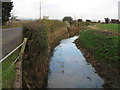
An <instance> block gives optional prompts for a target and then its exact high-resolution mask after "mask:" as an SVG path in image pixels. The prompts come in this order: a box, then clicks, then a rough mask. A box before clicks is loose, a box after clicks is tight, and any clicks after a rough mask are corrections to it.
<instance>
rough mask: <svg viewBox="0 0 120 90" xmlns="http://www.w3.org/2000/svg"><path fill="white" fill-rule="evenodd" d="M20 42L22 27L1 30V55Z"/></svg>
mask: <svg viewBox="0 0 120 90" xmlns="http://www.w3.org/2000/svg"><path fill="white" fill-rule="evenodd" d="M21 42H22V28H9V29H3V30H2V42H0V44H1V43H2V57H4V56H5V55H7V54H8V53H9V52H10V51H12V50H13V49H14V48H15V47H16V46H18V45H19V44H20V43H21Z"/></svg>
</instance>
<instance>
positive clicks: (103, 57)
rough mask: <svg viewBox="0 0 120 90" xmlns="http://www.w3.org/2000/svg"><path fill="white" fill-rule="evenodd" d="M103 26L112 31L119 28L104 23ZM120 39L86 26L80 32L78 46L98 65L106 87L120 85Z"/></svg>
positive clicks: (89, 59) (93, 63)
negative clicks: (119, 69)
mask: <svg viewBox="0 0 120 90" xmlns="http://www.w3.org/2000/svg"><path fill="white" fill-rule="evenodd" d="M100 26H101V25H100ZM102 26H103V27H104V29H105V28H106V29H109V30H112V31H116V29H117V27H115V28H111V27H107V26H106V25H104V24H103V25H102ZM110 26H111V25H110ZM113 27H114V25H113ZM119 39H120V36H115V35H113V36H111V35H110V36H107V35H106V34H104V33H101V31H100V30H94V29H91V28H86V29H84V30H83V31H82V32H81V33H80V37H79V39H78V40H77V46H78V47H80V48H81V49H82V50H83V54H84V55H85V57H86V58H87V59H88V61H89V62H91V63H92V65H93V66H96V70H97V71H98V73H99V74H100V75H101V76H102V77H103V78H104V79H105V81H106V82H105V85H104V87H119V83H118V81H119V80H118V78H119V74H118V68H119V65H120V63H119V61H120V57H119V53H118V51H119V50H120V48H119V46H120V43H119V41H118V40H119ZM86 52H89V54H86ZM95 64H96V65H95Z"/></svg>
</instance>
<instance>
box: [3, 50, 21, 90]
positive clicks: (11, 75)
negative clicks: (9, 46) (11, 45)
mask: <svg viewBox="0 0 120 90" xmlns="http://www.w3.org/2000/svg"><path fill="white" fill-rule="evenodd" d="M18 56H19V50H17V51H16V52H14V53H13V54H12V55H11V56H9V57H8V58H7V59H6V60H4V61H3V62H2V88H12V86H13V83H14V79H15V73H16V64H14V65H13V66H12V67H11V68H10V69H9V67H10V66H11V64H12V63H13V62H14V60H15V59H16V58H17V57H18Z"/></svg>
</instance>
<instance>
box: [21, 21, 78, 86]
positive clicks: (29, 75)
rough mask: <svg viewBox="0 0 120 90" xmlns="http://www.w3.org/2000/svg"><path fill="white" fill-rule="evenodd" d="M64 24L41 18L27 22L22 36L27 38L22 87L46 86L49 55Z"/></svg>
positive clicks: (66, 30)
mask: <svg viewBox="0 0 120 90" xmlns="http://www.w3.org/2000/svg"><path fill="white" fill-rule="evenodd" d="M70 32H79V29H77V30H76V29H73V30H70V31H69V32H68V29H67V28H66V26H65V24H64V23H63V22H61V21H57V20H43V21H36V22H33V23H30V24H27V25H25V26H24V28H23V36H24V37H26V38H28V42H27V45H26V50H25V54H24V59H23V72H22V73H23V88H46V86H47V77H48V72H49V57H50V55H51V52H52V48H54V47H55V46H56V45H57V44H58V43H59V41H60V40H61V39H62V38H63V37H62V36H64V35H65V34H68V33H70Z"/></svg>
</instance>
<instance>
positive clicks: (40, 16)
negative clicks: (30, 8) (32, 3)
mask: <svg viewBox="0 0 120 90" xmlns="http://www.w3.org/2000/svg"><path fill="white" fill-rule="evenodd" d="M40 19H41V2H40Z"/></svg>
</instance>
